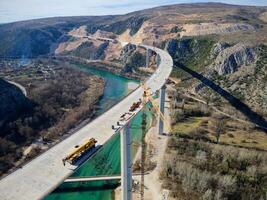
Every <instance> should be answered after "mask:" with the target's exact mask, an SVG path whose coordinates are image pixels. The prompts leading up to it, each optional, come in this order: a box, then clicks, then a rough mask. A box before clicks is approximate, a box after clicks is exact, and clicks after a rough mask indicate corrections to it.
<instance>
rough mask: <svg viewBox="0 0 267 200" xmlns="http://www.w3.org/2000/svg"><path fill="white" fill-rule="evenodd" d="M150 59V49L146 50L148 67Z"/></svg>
mask: <svg viewBox="0 0 267 200" xmlns="http://www.w3.org/2000/svg"><path fill="white" fill-rule="evenodd" d="M149 61H150V49H147V50H146V67H149Z"/></svg>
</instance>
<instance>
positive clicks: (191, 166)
mask: <svg viewBox="0 0 267 200" xmlns="http://www.w3.org/2000/svg"><path fill="white" fill-rule="evenodd" d="M167 153H168V154H167V155H166V160H165V163H164V169H163V170H162V173H161V178H162V179H163V181H164V183H163V184H164V187H165V188H168V189H170V190H171V195H172V196H173V197H174V198H178V197H181V196H183V199H204V200H210V199H218V200H219V199H263V198H264V197H265V196H264V195H265V192H266V187H267V168H266V164H267V163H266V161H267V153H266V152H258V151H252V150H246V149H242V148H235V147H231V146H224V145H217V144H210V143H205V142H200V141H195V140H188V139H182V138H179V137H177V136H173V137H172V138H171V139H170V140H169V143H168V152H167Z"/></svg>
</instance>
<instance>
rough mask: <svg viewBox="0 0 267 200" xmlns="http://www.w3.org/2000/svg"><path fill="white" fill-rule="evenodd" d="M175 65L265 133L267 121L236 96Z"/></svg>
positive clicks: (201, 76) (206, 79) (200, 75)
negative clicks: (212, 91)
mask: <svg viewBox="0 0 267 200" xmlns="http://www.w3.org/2000/svg"><path fill="white" fill-rule="evenodd" d="M175 66H177V67H178V68H180V69H182V70H184V71H185V72H187V73H189V74H190V75H191V76H193V77H194V78H196V79H198V80H199V81H201V82H202V83H203V84H204V85H206V86H208V87H210V88H211V89H212V90H214V91H215V92H216V93H218V94H219V95H220V96H221V97H223V98H224V99H226V100H227V101H228V102H229V103H230V104H231V105H232V106H233V107H234V108H236V109H237V110H238V111H240V112H241V113H243V114H244V115H245V116H246V117H247V118H248V119H249V120H250V121H251V122H252V123H254V124H255V125H257V126H258V127H259V128H261V129H262V130H264V131H265V132H266V133H267V121H266V120H265V119H264V118H263V117H262V116H261V115H259V114H258V113H256V112H255V111H253V110H251V108H250V107H249V106H248V105H246V104H245V103H243V102H242V101H240V100H239V99H238V98H236V97H234V96H233V95H231V94H230V93H229V92H227V91H226V90H224V89H223V88H221V87H220V86H219V85H217V84H216V83H214V82H213V81H212V80H210V79H208V78H206V77H205V76H203V75H202V74H199V73H197V72H195V71H193V70H191V69H189V68H188V67H185V66H183V65H181V64H180V63H179V64H178V63H177V62H176V63H175Z"/></svg>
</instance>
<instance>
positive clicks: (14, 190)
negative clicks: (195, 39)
mask: <svg viewBox="0 0 267 200" xmlns="http://www.w3.org/2000/svg"><path fill="white" fill-rule="evenodd" d="M98 39H99V38H98ZM101 39H102V40H103V39H105V38H101ZM108 41H111V42H112V40H110V39H108ZM121 43H122V42H121ZM122 44H125V43H122ZM138 46H140V47H142V48H146V49H150V50H151V51H154V52H155V53H156V54H158V56H159V57H160V64H159V66H158V68H157V70H156V71H155V73H154V74H153V75H152V76H151V77H150V78H149V79H147V81H146V85H147V87H149V88H150V89H151V92H156V91H157V90H159V89H160V88H161V87H162V86H163V85H164V84H165V81H166V79H167V78H168V77H169V75H170V73H171V71H172V66H173V61H172V58H171V56H170V55H169V54H168V53H167V52H166V51H164V50H161V49H158V48H156V47H152V46H147V45H142V44H141V45H138ZM142 94H143V89H142V88H141V87H139V88H137V89H136V90H135V91H134V92H132V93H131V94H130V95H128V96H127V97H126V98H124V99H123V100H121V101H120V102H119V103H118V104H116V105H115V106H113V107H112V108H111V109H109V110H108V111H106V112H105V113H103V114H102V115H100V116H99V117H98V118H96V119H95V120H93V121H92V122H90V123H88V124H87V125H86V126H84V127H83V128H81V129H80V130H78V131H77V132H76V133H74V134H73V135H71V136H70V137H68V138H67V139H65V140H63V141H62V142H60V143H58V144H57V145H55V146H54V147H52V148H50V149H49V150H48V151H46V152H44V153H43V154H41V155H40V156H38V157H37V158H35V159H34V160H32V161H31V162H29V163H28V164H26V165H25V166H23V167H22V168H20V169H18V170H16V171H15V172H13V173H11V174H10V175H8V176H6V177H4V178H3V179H1V180H0V199H1V200H37V199H42V198H44V197H45V196H46V195H48V194H49V193H50V192H52V191H53V190H54V189H55V188H56V187H57V186H58V185H60V184H61V183H62V182H63V181H64V180H65V179H66V178H67V177H69V176H70V175H71V174H72V173H73V172H74V170H75V169H76V168H77V167H78V166H73V165H69V164H66V165H65V166H64V165H63V164H62V159H63V158H64V157H66V155H67V154H68V152H70V151H72V150H73V148H74V146H76V145H80V144H82V143H83V142H84V141H85V140H86V139H88V138H91V137H94V138H96V140H97V141H98V144H100V145H103V144H105V143H106V142H107V141H108V140H109V139H110V138H111V137H112V136H113V135H114V134H115V130H113V129H112V128H111V127H112V125H115V126H116V123H117V121H118V120H119V119H120V116H121V115H123V114H124V113H127V112H128V110H129V108H130V107H131V105H132V104H133V102H137V101H138V100H139V99H140V98H141V97H142ZM140 109H141V108H139V109H138V110H137V111H136V112H135V113H133V114H132V116H133V115H135V114H136V113H137V112H139V111H140ZM129 118H131V116H129Z"/></svg>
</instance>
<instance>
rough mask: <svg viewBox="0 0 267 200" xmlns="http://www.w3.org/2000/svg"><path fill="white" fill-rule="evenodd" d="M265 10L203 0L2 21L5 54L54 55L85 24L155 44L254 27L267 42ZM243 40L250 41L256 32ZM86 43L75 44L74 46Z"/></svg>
mask: <svg viewBox="0 0 267 200" xmlns="http://www.w3.org/2000/svg"><path fill="white" fill-rule="evenodd" d="M265 12H266V7H250V6H234V5H228V4H219V3H200V4H179V5H171V6H163V7H158V8H153V9H147V10H143V11H138V12H133V13H129V14H127V15H118V16H103V17H59V18H48V19H39V20H29V21H23V22H16V23H10V24H2V25H0V37H1V41H0V46H1V47H2V48H1V50H0V57H2V58H3V57H17V58H22V57H26V58H27V57H36V56H39V55H47V54H53V53H54V52H55V50H56V49H57V48H58V47H59V45H60V43H62V42H66V41H69V42H75V39H74V38H73V37H71V36H70V35H69V34H68V33H69V32H70V31H72V30H73V29H75V28H79V27H84V31H85V34H100V35H101V34H102V35H103V33H108V35H109V36H110V35H112V36H113V37H118V38H119V39H122V40H128V41H135V42H145V43H149V44H152V43H153V44H154V45H160V44H161V43H162V42H163V41H166V40H169V39H171V38H173V39H176V38H177V37H181V36H197V35H207V34H231V33H236V34H238V33H240V32H247V33H251V32H255V31H256V34H257V35H258V36H259V37H256V40H261V41H262V40H266V36H263V35H262V34H261V33H263V32H264V31H266V27H265V25H264V19H265V18H264V16H265V14H264V13H265ZM99 31H100V33H99ZM248 35H249V34H248ZM243 39H246V40H251V37H249V36H247V38H243ZM254 40H255V37H254ZM83 42H85V41H83ZM83 42H78V43H76V45H74V46H75V48H78V47H79V46H80V45H81V44H82V43H83ZM88 45H89V44H88V43H87V44H86V46H88ZM101 48H102V49H103V46H101ZM93 58H95V56H93Z"/></svg>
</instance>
